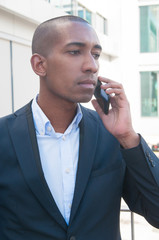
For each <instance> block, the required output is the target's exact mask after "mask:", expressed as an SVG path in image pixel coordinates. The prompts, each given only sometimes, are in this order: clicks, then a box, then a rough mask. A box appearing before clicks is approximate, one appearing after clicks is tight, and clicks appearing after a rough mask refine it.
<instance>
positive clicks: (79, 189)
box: [69, 107, 98, 224]
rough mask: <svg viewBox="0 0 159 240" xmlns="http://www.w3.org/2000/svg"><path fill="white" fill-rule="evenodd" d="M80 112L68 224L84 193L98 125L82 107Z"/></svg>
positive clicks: (92, 158) (94, 148) (96, 138)
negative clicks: (78, 140) (77, 150)
mask: <svg viewBox="0 0 159 240" xmlns="http://www.w3.org/2000/svg"><path fill="white" fill-rule="evenodd" d="M82 112H83V118H82V120H81V123H80V150H79V161H78V170H77V176H76V185H75V192H74V199H73V203H72V210H71V216H70V222H69V224H71V222H72V220H73V218H74V216H75V214H76V211H77V209H78V206H79V204H80V201H81V199H82V196H83V194H84V191H85V188H86V185H87V182H88V179H89V176H90V173H91V169H92V165H93V160H94V155H95V151H96V145H97V140H98V127H97V124H96V122H95V120H94V119H93V117H92V116H91V115H90V114H89V112H87V111H86V110H85V109H84V108H83V107H82Z"/></svg>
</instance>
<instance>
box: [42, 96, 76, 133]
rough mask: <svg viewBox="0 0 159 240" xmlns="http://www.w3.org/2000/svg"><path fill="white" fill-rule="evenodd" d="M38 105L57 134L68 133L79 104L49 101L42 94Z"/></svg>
mask: <svg viewBox="0 0 159 240" xmlns="http://www.w3.org/2000/svg"><path fill="white" fill-rule="evenodd" d="M38 105H39V106H40V108H41V109H42V111H43V112H44V113H45V115H46V116H47V118H48V119H49V121H50V122H51V125H52V126H53V128H54V130H55V132H59V133H64V132H65V131H66V129H67V128H68V126H69V125H70V123H71V122H72V120H73V119H74V117H75V115H76V111H77V103H71V102H65V101H60V102H57V101H49V100H47V98H43V97H42V96H41V95H40V94H39V96H38Z"/></svg>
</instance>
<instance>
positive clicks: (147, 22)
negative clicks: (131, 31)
mask: <svg viewBox="0 0 159 240" xmlns="http://www.w3.org/2000/svg"><path fill="white" fill-rule="evenodd" d="M140 51H141V52H159V5H153V6H142V7H140Z"/></svg>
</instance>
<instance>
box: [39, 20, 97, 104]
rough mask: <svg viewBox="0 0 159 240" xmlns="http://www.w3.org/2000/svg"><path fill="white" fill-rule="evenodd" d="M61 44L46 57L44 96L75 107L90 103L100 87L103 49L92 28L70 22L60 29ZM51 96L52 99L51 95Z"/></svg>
mask: <svg viewBox="0 0 159 240" xmlns="http://www.w3.org/2000/svg"><path fill="white" fill-rule="evenodd" d="M57 39H58V41H56V43H54V44H53V48H52V50H51V52H50V54H49V55H48V56H47V57H46V76H45V78H44V79H42V81H43V88H44V89H45V93H46V94H45V95H46V96H47V95H48V96H52V97H53V98H55V99H56V100H65V101H69V102H73V103H77V102H88V101H89V100H90V99H91V98H92V95H93V93H94V88H95V85H96V83H97V76H98V69H99V63H98V59H99V56H100V53H101V47H100V44H99V40H98V37H97V35H96V33H95V31H94V30H93V28H92V27H91V26H89V25H88V24H84V23H79V22H67V23H64V24H60V25H59V26H58V37H57ZM50 94H51V95H50Z"/></svg>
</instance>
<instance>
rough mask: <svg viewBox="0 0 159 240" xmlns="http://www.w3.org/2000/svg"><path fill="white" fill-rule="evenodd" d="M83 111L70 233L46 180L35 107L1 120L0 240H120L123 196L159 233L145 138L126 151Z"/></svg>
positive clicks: (158, 198) (153, 162)
mask: <svg viewBox="0 0 159 240" xmlns="http://www.w3.org/2000/svg"><path fill="white" fill-rule="evenodd" d="M82 111H83V119H82V121H81V123H80V154H79V163H78V171H77V177H76V187H75V193H74V199H73V204H72V210H71V216H70V224H69V226H67V225H66V223H65V221H64V219H63V217H62V215H61V213H60V212H59V210H58V208H57V206H56V204H55V202H54V199H53V198H52V195H51V193H50V191H49V188H48V186H47V184H46V181H45V178H44V175H43V171H42V168H41V163H40V157H39V151H38V145H37V140H36V134H35V129H34V124H33V119H32V113H31V109H30V104H28V105H27V106H25V107H23V108H22V109H20V110H18V111H17V112H16V113H15V114H12V115H10V116H7V117H4V118H1V119H0V239H1V240H66V239H70V240H75V239H76V240H119V239H120V230H119V213H120V199H121V197H122V196H123V197H124V199H125V200H126V202H127V203H128V205H129V207H130V208H131V210H133V211H135V212H138V213H140V214H142V215H143V216H144V217H145V218H146V219H147V220H148V221H149V222H150V223H151V224H153V225H154V226H155V227H159V162H158V159H157V157H155V155H153V153H152V152H151V150H150V149H149V148H148V146H147V144H146V143H145V141H144V140H143V139H142V138H141V144H140V146H138V147H136V148H134V149H130V150H124V149H121V148H120V145H119V143H118V141H117V140H116V139H115V138H114V137H113V136H112V135H111V134H110V133H109V132H108V131H107V130H105V128H104V127H103V125H102V123H101V120H100V118H99V117H98V115H97V113H96V112H94V111H91V110H87V109H85V108H83V107H82ZM123 159H124V160H123ZM125 162H126V165H127V167H126V165H125Z"/></svg>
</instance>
